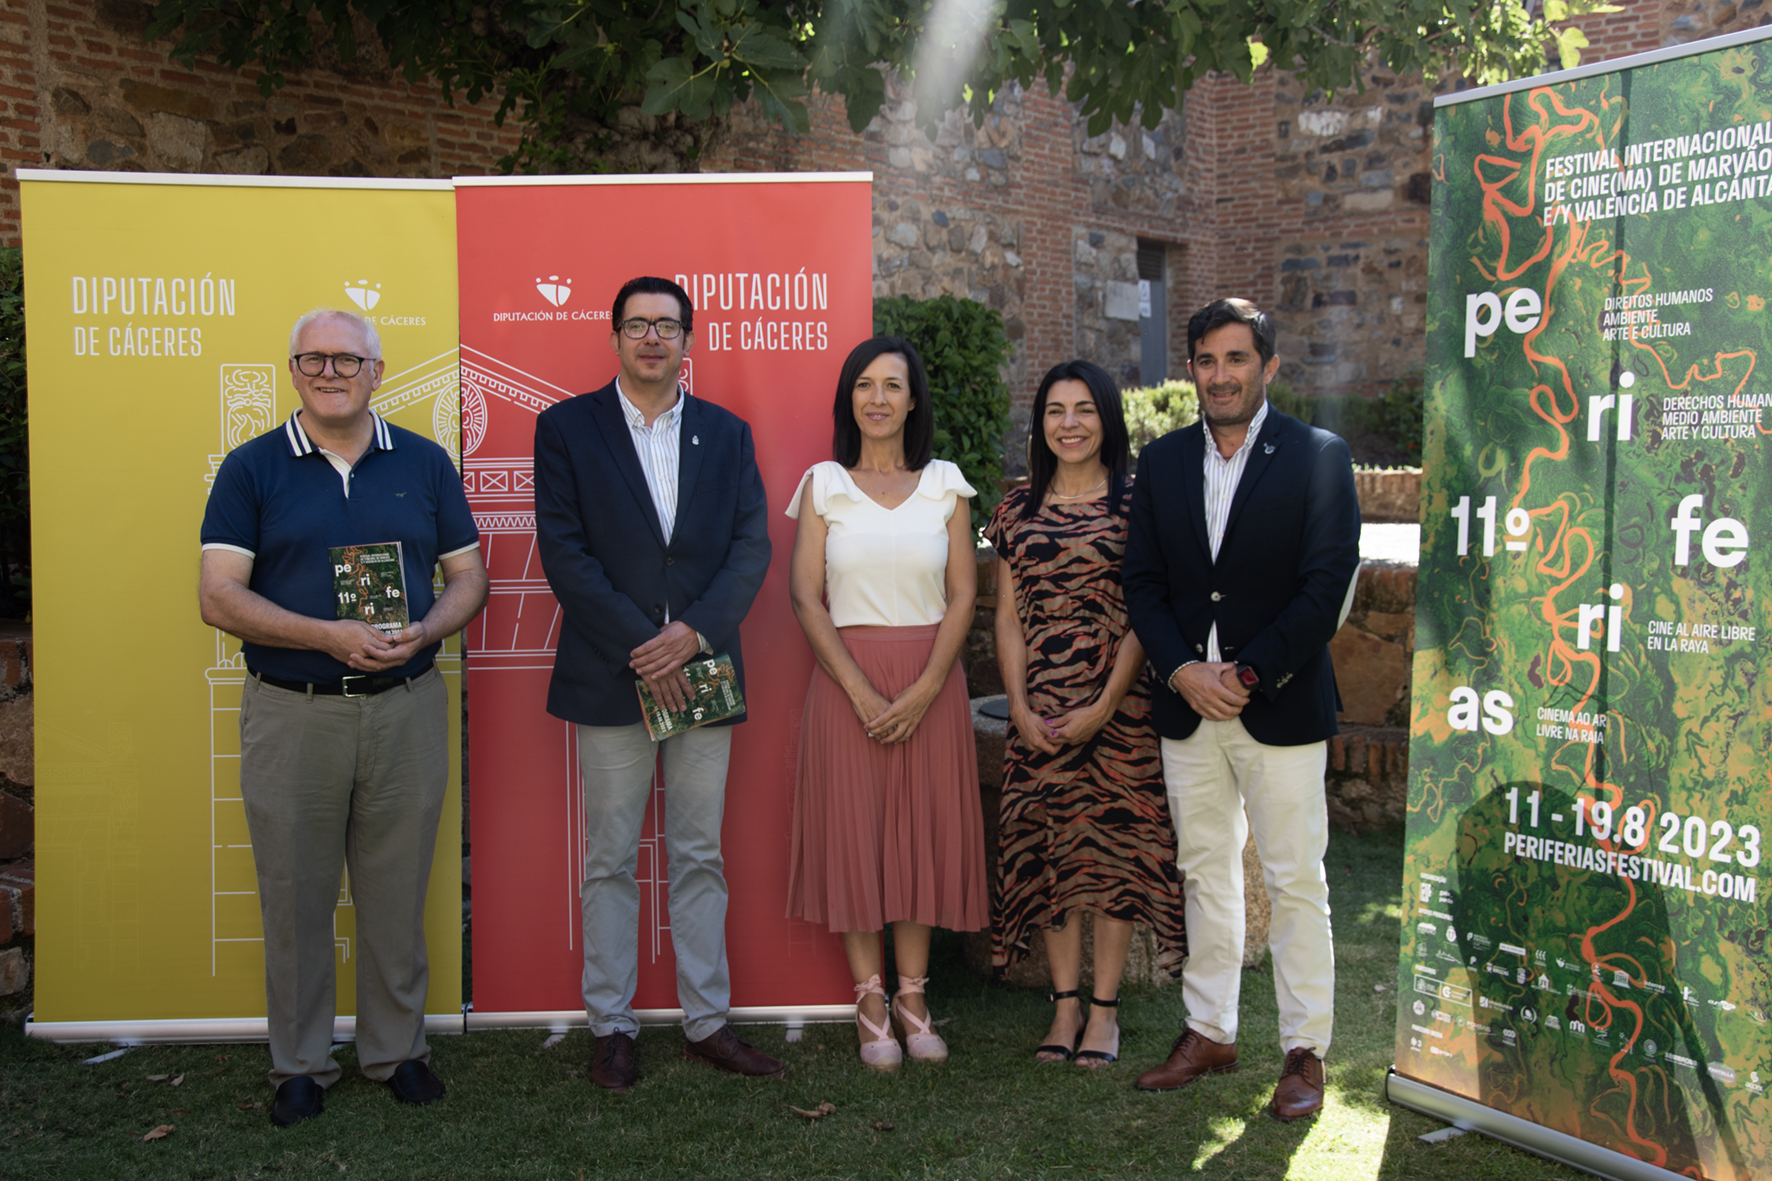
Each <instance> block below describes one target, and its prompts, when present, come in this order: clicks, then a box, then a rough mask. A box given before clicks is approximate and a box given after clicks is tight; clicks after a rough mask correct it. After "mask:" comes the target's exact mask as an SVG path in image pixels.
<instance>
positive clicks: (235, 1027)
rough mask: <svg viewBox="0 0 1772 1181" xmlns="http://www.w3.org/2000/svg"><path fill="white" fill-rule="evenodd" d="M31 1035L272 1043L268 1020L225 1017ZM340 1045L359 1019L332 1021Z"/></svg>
mask: <svg viewBox="0 0 1772 1181" xmlns="http://www.w3.org/2000/svg"><path fill="white" fill-rule="evenodd" d="M425 1032H426V1033H427V1034H433V1033H434V1034H459V1033H462V1032H464V1030H463V1028H462V1015H461V1014H460V1013H426V1014H425ZM25 1036H26V1037H34V1038H41V1039H42V1040H44V1041H46V1042H57V1043H60V1044H62V1045H77V1044H79V1043H81V1042H114V1043H115V1044H117V1045H119V1046H150V1045H198V1046H200V1045H209V1044H212V1043H216V1044H219V1043H223V1042H266V1041H269V1040H270V1033H269V1030H268V1027H267V1025H266V1023H265V1019H264V1018H263V1017H221V1018H210V1019H207V1020H205V1019H201V1018H199V1019H189V1020H171V1021H26V1022H25ZM332 1040H333V1041H334V1042H354V1041H356V1040H357V1019H356V1018H355V1017H337V1018H334V1019H333V1022H332Z"/></svg>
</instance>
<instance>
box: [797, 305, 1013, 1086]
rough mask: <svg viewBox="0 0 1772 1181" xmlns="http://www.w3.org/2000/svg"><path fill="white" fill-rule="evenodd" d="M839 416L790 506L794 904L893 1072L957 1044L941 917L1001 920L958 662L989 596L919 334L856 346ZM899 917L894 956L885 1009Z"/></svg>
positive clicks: (868, 1059)
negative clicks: (981, 595)
mask: <svg viewBox="0 0 1772 1181" xmlns="http://www.w3.org/2000/svg"><path fill="white" fill-rule="evenodd" d="M833 416H834V418H835V422H836V429H835V440H834V445H833V450H834V452H835V456H836V458H835V461H834V462H826V463H821V464H817V465H815V466H814V467H813V468H812V469H811V470H810V471H808V472H807V473H806V478H805V479H804V480H803V481H802V482H801V485H800V490H799V492H798V493H796V495H795V497H794V501H793V503H792V504H791V505H789V506H788V510H787V511H788V515H789V516H791V517H795V518H797V519H798V520H799V533H798V536H797V537H796V539H795V542H794V559H793V572H792V574H791V576H790V581H789V585H790V588H791V591H792V594H793V600H794V613H795V615H796V616H798V618H799V620H800V626H801V628H803V629H804V630H805V632H806V638H807V640H808V641H810V642H811V644H812V651H813V654H814V655H815V656H816V657H817V659H818V667H817V668H815V669H814V670H813V673H812V685H811V687H810V688H809V689H808V690H807V694H806V712H805V716H804V718H803V721H802V724H801V731H800V764H799V779H798V790H797V791H796V792H795V795H794V830H793V844H792V861H791V872H790V877H789V884H788V914H789V916H790V917H794V918H802V919H806V920H808V921H810V922H816V923H823V924H825V925H826V926H828V927H829V928H830V929H831V930H832V931H836V932H840V933H841V934H842V936H843V950H844V952H845V954H847V956H848V957H849V967H850V970H851V971H852V972H853V974H854V976H855V992H856V998H857V1005H856V1022H857V1024H858V1026H859V1031H858V1032H859V1033H860V1036H861V1043H862V1044H861V1059H862V1061H863V1062H864V1063H866V1064H867V1065H868V1066H870V1067H872V1068H874V1069H877V1070H895V1069H897V1067H898V1065H899V1063H900V1062H901V1061H902V1059H903V1056H904V1054H905V1053H906V1052H908V1053H909V1054H910V1056H911V1057H912V1058H915V1059H922V1060H926V1061H941V1060H942V1059H945V1058H946V1057H947V1046H946V1044H945V1043H943V1041H942V1039H941V1036H940V1035H939V1034H937V1033H935V1031H934V1029H933V1027H932V1024H931V1021H930V1017H929V1007H928V1003H927V1001H926V1000H925V998H924V995H923V994H924V988H925V986H926V985H927V983H928V973H929V937H930V929H931V928H932V927H946V928H949V929H951V930H957V931H977V930H982V929H983V928H984V927H985V925H986V924H987V923H988V922H989V920H990V900H989V894H988V888H987V885H986V880H985V867H984V817H983V813H982V810H981V808H980V805H979V798H978V756H977V752H976V748H975V746H974V743H973V736H972V713H971V709H970V706H969V704H968V701H967V697H966V680H965V677H964V675H963V674H962V673H961V670H960V667H959V664H958V659H957V658H958V657H959V655H960V650H961V648H962V646H963V645H964V644H965V640H966V632H967V630H968V628H969V627H970V626H971V624H972V610H973V602H974V600H975V599H976V597H977V593H978V587H977V566H976V564H975V562H976V560H975V558H974V556H973V555H974V547H973V540H972V524H971V514H970V512H969V510H968V508H967V505H966V499H967V498H968V497H971V496H973V495H974V491H973V489H972V487H971V486H970V485H968V484H967V483H966V480H965V478H964V477H963V476H961V474H960V469H959V468H957V467H955V466H954V465H953V464H951V463H948V462H947V461H945V460H939V459H936V460H932V459H931V458H930V449H931V446H932V444H933V441H934V437H935V416H934V413H933V410H932V408H931V406H930V403H929V383H928V381H927V379H926V378H925V376H924V373H923V362H922V360H921V358H919V357H918V356H917V351H916V349H915V348H913V347H912V346H911V344H910V343H909V342H908V341H904V340H899V339H897V338H895V337H875V338H874V339H872V340H869V341H866V342H864V343H863V344H861V345H858V346H857V347H856V349H855V350H854V351H853V352H851V353H850V354H849V359H848V360H847V361H845V362H844V364H843V372H842V375H841V377H839V378H838V382H837V397H836V405H835V407H834V409H833ZM888 923H890V924H891V925H892V943H893V954H894V960H895V966H896V968H897V970H898V990H897V993H896V995H895V996H894V997H893V999H892V1004H891V1005H890V1006H888V1005H887V1004H886V993H885V989H884V987H883V985H882V983H881V975H882V972H883V970H884V967H885V965H884V955H883V953H882V950H881V939H880V933H881V931H882V930H883V929H884V928H885V926H886V925H887V924H888ZM889 1017H890V1021H889V1020H888V1018H889ZM893 1026H896V1027H897V1028H898V1030H899V1032H900V1033H902V1034H903V1036H904V1046H903V1048H902V1049H901V1048H900V1045H899V1042H898V1039H897V1038H896V1037H894V1036H893V1032H892V1027H893Z"/></svg>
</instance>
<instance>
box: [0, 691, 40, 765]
mask: <svg viewBox="0 0 1772 1181" xmlns="http://www.w3.org/2000/svg"><path fill="white" fill-rule="evenodd" d="M31 703H32V698H30V697H15V698H13V699H12V700H11V701H0V775H4V776H6V778H8V779H10V780H12V781H13V782H14V783H17V784H20V785H22V786H24V787H34V786H36V783H37V770H36V752H35V749H34V748H33V746H32V741H33V739H32V733H33V731H32V722H31V719H32V716H33V713H34V710H33V708H32V704H31Z"/></svg>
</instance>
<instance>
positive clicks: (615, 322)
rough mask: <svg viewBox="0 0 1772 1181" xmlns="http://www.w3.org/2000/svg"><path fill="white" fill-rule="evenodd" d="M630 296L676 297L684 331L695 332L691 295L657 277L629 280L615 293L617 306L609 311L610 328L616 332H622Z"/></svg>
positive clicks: (668, 281)
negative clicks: (622, 323) (622, 321)
mask: <svg viewBox="0 0 1772 1181" xmlns="http://www.w3.org/2000/svg"><path fill="white" fill-rule="evenodd" d="M630 295H674V296H676V297H677V309H678V314H677V318H678V319H679V320H682V321H683V331H685V332H694V331H695V305H694V304H692V303H690V302H689V293H688V292H687V291H685V290H683V289H682V288H681V287H679V286H677V285H676V284H675V283H673V282H671V281H670V280H669V279H660V278H659V277H658V276H656V275H641V276H640V277H639V278H638V279H629V280H628V281H627V282H626V283H623V284H622V285H621V290H620V291H617V292H616V293H615V306H614V307H612V308H610V309H609V321H610V324H609V326H610V327H611V328H612V329H614V330H615V331H617V332H620V331H621V318H622V317H623V316H624V315H626V314H627V310H628V296H630Z"/></svg>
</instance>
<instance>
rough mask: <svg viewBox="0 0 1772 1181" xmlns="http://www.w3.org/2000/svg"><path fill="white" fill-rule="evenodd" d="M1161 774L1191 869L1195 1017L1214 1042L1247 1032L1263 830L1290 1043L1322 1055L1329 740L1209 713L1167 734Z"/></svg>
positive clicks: (1331, 1012)
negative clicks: (1192, 727) (1243, 1000)
mask: <svg viewBox="0 0 1772 1181" xmlns="http://www.w3.org/2000/svg"><path fill="white" fill-rule="evenodd" d="M1162 750H1163V782H1164V785H1165V786H1166V787H1167V788H1168V792H1169V815H1170V816H1171V818H1173V820H1174V822H1175V848H1176V856H1175V864H1176V865H1177V866H1178V867H1179V868H1180V870H1181V872H1182V873H1183V874H1184V875H1185V877H1186V884H1185V886H1184V889H1185V891H1186V899H1187V902H1186V909H1187V943H1188V962H1187V968H1186V970H1185V972H1184V974H1183V976H1182V1000H1183V1001H1184V1002H1185V1003H1186V1005H1187V1023H1188V1025H1189V1026H1191V1027H1192V1028H1193V1029H1195V1030H1197V1031H1198V1032H1199V1033H1201V1034H1203V1035H1204V1036H1206V1037H1208V1038H1210V1039H1211V1040H1213V1041H1215V1042H1220V1043H1230V1042H1235V1041H1236V1040H1237V1003H1238V1000H1239V999H1240V995H1241V987H1242V983H1243V931H1244V907H1243V846H1244V845H1246V844H1248V843H1249V834H1250V833H1251V832H1253V833H1254V834H1255V851H1256V852H1257V853H1259V854H1260V855H1261V871H1262V877H1263V878H1264V879H1265V884H1266V886H1267V896H1268V898H1269V899H1270V900H1272V902H1273V904H1274V919H1273V924H1272V925H1271V926H1270V927H1269V928H1268V949H1269V950H1270V951H1271V952H1272V953H1273V961H1274V991H1275V992H1276V994H1277V995H1278V1000H1279V1007H1280V1045H1281V1047H1282V1049H1284V1050H1286V1051H1287V1052H1290V1051H1292V1050H1294V1049H1296V1048H1298V1047H1299V1046H1308V1047H1309V1048H1310V1049H1311V1051H1312V1052H1313V1053H1314V1054H1316V1055H1317V1057H1319V1058H1321V1057H1323V1056H1324V1055H1326V1054H1327V1053H1328V1052H1329V1039H1330V1036H1331V1034H1333V1032H1334V1027H1335V947H1334V943H1333V941H1332V939H1331V936H1330V931H1329V881H1328V878H1327V877H1326V876H1325V874H1324V872H1323V854H1324V852H1325V851H1327V849H1328V847H1329V807H1328V800H1327V798H1326V797H1325V795H1324V788H1323V772H1324V771H1325V770H1326V769H1327V764H1328V744H1327V743H1323V742H1312V743H1308V744H1306V745H1304V746H1267V745H1265V744H1263V743H1260V742H1257V741H1256V740H1255V739H1253V738H1251V737H1249V732H1248V731H1247V730H1245V729H1243V723H1242V721H1241V720H1239V719H1236V718H1233V719H1231V720H1230V721H1228V722H1213V721H1207V720H1205V719H1201V721H1200V728H1199V729H1198V730H1196V731H1194V732H1193V734H1192V735H1190V736H1189V737H1187V738H1184V739H1173V738H1165V739H1163V741H1162Z"/></svg>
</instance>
